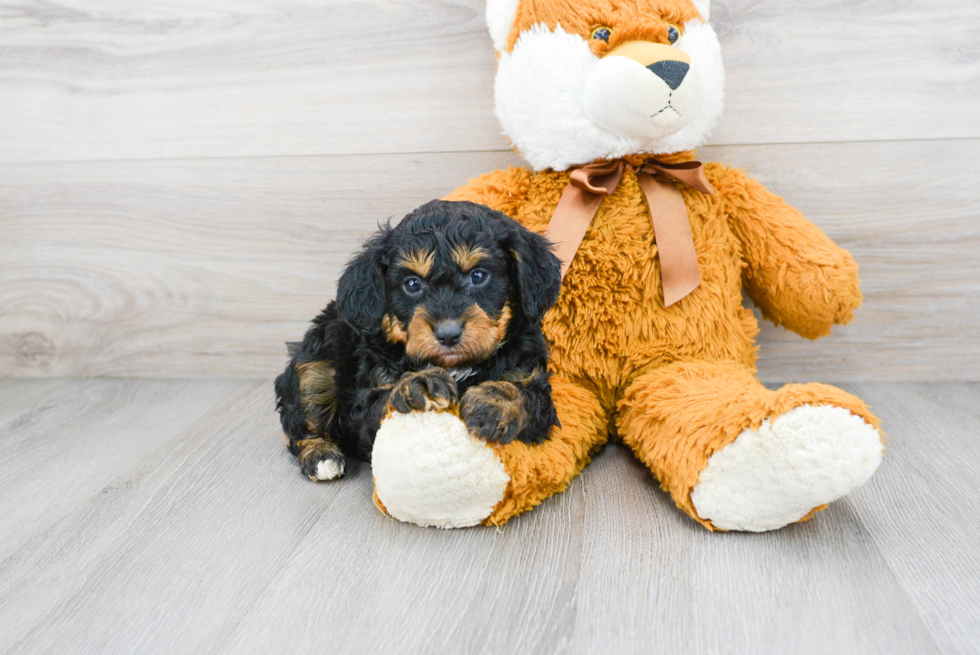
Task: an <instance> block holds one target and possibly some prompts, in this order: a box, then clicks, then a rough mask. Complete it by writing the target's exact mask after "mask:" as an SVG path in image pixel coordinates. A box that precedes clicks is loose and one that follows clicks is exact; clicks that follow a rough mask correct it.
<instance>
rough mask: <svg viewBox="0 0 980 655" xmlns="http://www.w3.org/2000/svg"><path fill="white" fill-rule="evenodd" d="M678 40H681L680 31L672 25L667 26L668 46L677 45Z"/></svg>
mask: <svg viewBox="0 0 980 655" xmlns="http://www.w3.org/2000/svg"><path fill="white" fill-rule="evenodd" d="M680 38H681V31H680V30H679V29H677V28H676V27H674V26H673V25H668V26H667V41H669V42H670V45H674V44H675V43H677V40H678V39H680Z"/></svg>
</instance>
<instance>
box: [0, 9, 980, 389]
mask: <svg viewBox="0 0 980 655" xmlns="http://www.w3.org/2000/svg"><path fill="white" fill-rule="evenodd" d="M713 13H714V23H715V26H716V29H717V30H718V32H719V35H720V37H721V40H722V47H723V52H724V55H725V58H726V65H727V72H728V86H727V109H726V114H725V116H724V118H723V119H722V122H721V124H720V126H719V128H718V130H717V131H716V134H715V136H714V138H713V139H712V141H711V146H709V147H707V148H705V149H704V150H703V151H702V158H704V159H715V160H720V161H725V162H729V163H732V164H736V165H741V166H745V167H746V168H747V169H748V170H750V171H751V172H752V173H753V174H754V175H756V176H757V177H759V178H760V179H762V180H763V181H765V182H766V183H767V184H769V185H770V186H771V187H772V188H773V189H775V190H776V191H777V192H778V193H780V194H781V195H783V196H785V197H786V198H787V199H788V200H790V201H791V202H792V203H794V204H795V205H797V206H798V207H800V208H801V209H802V210H803V211H804V212H805V213H806V214H807V215H808V216H809V217H810V218H811V219H812V220H813V221H814V222H816V223H817V224H819V225H820V226H821V227H823V228H824V229H825V230H826V231H827V232H828V233H829V234H831V235H832V236H833V237H834V238H835V239H837V240H838V241H839V242H840V243H841V244H843V245H844V246H846V247H848V248H850V249H851V250H852V252H853V253H854V255H855V257H856V258H857V260H858V262H859V264H860V265H861V271H862V279H863V282H864V290H865V295H866V303H865V306H864V308H862V310H860V311H859V313H858V320H857V322H856V323H855V324H853V325H850V326H847V327H844V328H842V329H838V330H837V332H836V334H835V335H834V336H832V337H829V338H827V339H824V340H822V341H819V342H817V343H811V342H806V341H803V340H802V339H800V338H798V337H796V336H795V335H793V334H791V333H786V332H784V331H782V330H779V329H774V328H771V326H767V328H766V329H764V331H763V333H762V335H761V341H762V348H761V354H762V361H761V373H762V376H763V377H764V378H765V379H768V380H786V379H823V380H869V379H893V380H896V379H917V380H938V379H972V380H976V379H980V330H978V326H980V257H978V256H977V253H978V252H980V222H978V218H980V156H978V155H977V154H976V152H977V148H978V147H980V4H978V3H977V2H976V0H946V1H945V2H944V3H942V6H941V7H940V6H938V5H937V4H936V3H934V2H930V1H928V0H902V1H899V0H869V1H866V2H861V3H854V2H843V1H842V0H809V1H807V2H802V1H796V2H788V1H784V2H774V1H770V2H759V1H758V0H728V1H716V2H715V3H714V10H713ZM482 14H483V2H482V1H480V0H399V1H395V0H364V1H359V0H326V1H317V0H278V1H277V2H265V1H259V0H209V1H208V2H203V0H147V1H145V2H140V3H131V2H128V1H127V0H47V1H41V0H6V1H0V376H12V377H18V376H148V377H180V376H190V377H237V376H269V375H272V374H274V373H275V372H277V370H278V369H280V368H281V366H282V364H283V362H284V356H285V349H284V347H283V341H285V340H287V339H296V338H298V337H299V336H300V335H301V334H302V332H303V330H304V326H305V323H306V321H307V320H309V318H311V317H312V316H313V314H314V313H315V312H316V311H317V310H318V309H319V308H320V307H322V305H323V304H325V302H326V300H328V299H329V298H330V297H331V296H332V294H333V292H334V283H335V280H336V278H337V276H338V274H339V271H340V268H341V267H342V265H343V263H344V261H345V260H346V258H347V256H348V255H349V253H350V252H351V251H352V250H353V249H354V248H355V247H356V246H357V244H358V242H359V241H360V239H361V238H363V237H364V236H365V235H366V234H367V233H368V232H369V231H370V230H371V229H372V228H373V226H374V225H375V224H376V223H377V222H378V221H379V220H383V219H385V218H387V217H392V216H394V217H399V216H401V215H403V214H404V213H405V212H406V211H407V210H409V209H411V208H412V207H414V206H415V205H417V204H419V203H421V202H423V201H425V200H427V199H429V198H432V197H436V196H439V195H442V194H444V193H446V192H447V191H449V190H451V189H452V188H454V187H455V186H457V185H459V184H461V183H463V182H465V181H466V180H467V179H468V178H469V177H471V176H473V175H476V174H479V173H481V172H485V171H488V170H491V169H494V168H498V167H501V166H506V165H510V164H519V163H520V159H519V157H517V156H516V155H514V154H513V153H511V152H510V151H509V148H508V144H507V142H506V140H505V139H504V138H503V137H502V136H501V135H500V130H499V127H498V125H497V123H496V121H495V119H494V117H493V99H492V83H493V68H494V57H493V52H492V49H491V47H490V41H489V37H488V36H487V35H486V31H485V28H484V25H483V17H482Z"/></svg>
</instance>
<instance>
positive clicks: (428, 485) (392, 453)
mask: <svg viewBox="0 0 980 655" xmlns="http://www.w3.org/2000/svg"><path fill="white" fill-rule="evenodd" d="M371 468H372V470H373V473H374V483H375V492H376V494H377V497H378V500H379V501H380V502H381V503H382V504H383V506H384V508H385V509H386V510H387V513H388V514H390V515H391V516H393V517H395V518H396V519H398V520H400V521H405V522H408V523H415V524H417V525H422V526H435V527H440V528H462V527H468V526H471V525H477V524H479V523H480V522H481V521H483V520H484V519H485V518H487V517H488V516H490V513H491V512H492V511H493V508H494V507H495V506H496V505H497V503H499V502H500V501H501V499H502V498H503V497H504V491H505V490H506V489H507V485H508V483H509V482H510V476H508V475H507V472H506V471H505V470H504V465H503V464H502V463H501V462H500V459H499V458H498V457H497V455H496V453H495V452H494V451H493V449H492V448H490V447H488V446H487V444H486V443H485V442H483V441H482V440H480V439H478V438H476V437H474V436H473V435H471V434H470V433H469V431H468V430H467V429H466V425H465V424H464V423H463V422H462V421H460V420H459V418H457V417H456V416H454V415H453V414H451V413H449V412H415V413H411V414H406V413H395V414H392V415H391V416H390V417H389V418H387V419H385V420H384V421H383V422H382V423H381V427H380V428H379V429H378V434H377V437H376V438H375V441H374V450H373V451H372V453H371Z"/></svg>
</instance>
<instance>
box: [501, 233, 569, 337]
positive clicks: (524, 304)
mask: <svg viewBox="0 0 980 655" xmlns="http://www.w3.org/2000/svg"><path fill="white" fill-rule="evenodd" d="M500 220H501V221H504V222H505V223H506V226H507V227H506V229H507V238H506V241H507V248H508V249H509V250H510V255H511V257H512V258H513V259H514V271H515V275H514V278H515V282H516V284H517V292H518V295H519V296H520V308H521V311H522V313H523V314H524V317H525V318H526V319H527V320H528V322H530V323H538V322H539V321H541V319H542V318H544V313H545V312H546V311H548V310H549V309H550V308H551V306H552V305H554V304H555V301H556V300H558V292H559V291H561V262H560V261H559V260H558V257H556V256H555V254H554V253H553V252H551V242H550V241H548V240H547V239H546V238H544V237H543V236H541V235H540V234H535V233H534V232H531V231H530V230H528V229H527V228H525V227H524V226H523V225H521V224H520V223H518V222H517V221H515V220H513V219H511V218H509V217H507V216H505V215H503V214H501V215H500Z"/></svg>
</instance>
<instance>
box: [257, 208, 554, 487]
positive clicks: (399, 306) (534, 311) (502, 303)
mask: <svg viewBox="0 0 980 655" xmlns="http://www.w3.org/2000/svg"><path fill="white" fill-rule="evenodd" d="M423 273H424V275H423ZM560 285H561V277H560V264H559V261H558V259H557V258H556V257H555V256H554V255H553V254H552V252H551V249H550V244H549V242H548V241H547V240H546V239H545V238H544V237H542V236H539V235H537V234H534V233H532V232H530V231H528V230H527V229H525V228H524V227H522V226H521V225H520V224H518V223H517V222H515V221H513V220H511V219H510V218H508V217H507V216H505V215H504V214H502V213H500V212H497V211H494V210H491V209H489V208H488V207H484V206H482V205H477V204H474V203H469V202H446V201H432V202H430V203H428V204H426V205H423V206H422V207H420V208H419V209H417V210H415V211H414V212H412V213H411V214H409V215H408V216H406V217H405V219H404V220H403V221H401V223H399V224H398V226H397V227H394V228H392V227H391V226H390V225H386V226H383V227H382V228H381V229H380V230H379V231H378V233H377V234H375V235H374V236H373V237H372V238H371V239H369V240H368V241H367V243H366V244H365V246H364V248H363V250H362V251H361V252H360V253H359V254H358V255H357V256H355V257H354V258H353V259H352V260H351V262H350V263H349V265H348V266H347V269H346V270H345V271H344V273H343V275H342V276H341V278H340V282H339V284H338V288H337V300H336V301H335V302H331V303H330V304H329V305H328V306H327V307H326V309H324V310H323V312H322V313H321V314H320V315H319V316H317V317H316V318H315V319H314V320H313V324H312V327H310V329H309V331H308V332H307V333H306V336H305V337H304V339H303V341H302V342H301V343H299V344H290V355H291V361H290V362H289V364H288V365H287V366H286V370H285V372H283V374H282V375H280V376H279V377H278V378H277V379H276V382H275V388H276V396H277V399H278V403H277V409H278V411H279V413H280V418H281V422H282V428H283V431H284V432H285V433H286V436H287V437H288V438H289V448H290V451H291V452H292V453H293V454H294V455H297V456H298V457H300V460H301V464H302V465H303V469H304V471H307V472H309V471H313V470H314V469H315V465H316V460H317V459H318V458H320V457H321V455H320V454H319V453H322V452H325V450H328V449H329V448H327V446H329V445H331V444H336V446H339V449H340V450H341V451H342V452H343V454H345V455H347V456H349V457H354V458H356V459H361V460H365V461H370V457H371V449H372V446H373V444H374V437H375V433H376V432H377V430H378V427H379V425H380V422H381V420H382V418H383V417H384V416H385V415H386V414H387V413H388V412H390V411H410V410H412V409H420V408H425V407H427V406H436V407H439V408H442V407H445V406H453V405H456V404H457V403H459V407H460V411H461V418H462V419H463V420H464V421H465V422H466V423H467V425H468V426H469V427H470V430H471V432H472V433H473V434H475V435H477V436H480V437H482V438H484V439H487V440H492V441H499V442H501V443H507V442H509V441H512V440H514V439H519V440H520V441H523V442H525V443H538V442H541V441H543V440H545V439H546V438H547V437H548V434H549V432H550V429H551V428H552V426H555V425H557V424H558V417H557V415H556V414H555V408H554V405H553V404H552V401H551V385H550V384H549V382H548V377H549V374H548V373H547V358H548V350H547V345H546V344H545V340H544V336H543V335H542V332H541V319H542V317H543V316H544V313H545V312H546V311H547V310H548V309H549V308H550V307H551V305H552V304H553V303H554V302H555V300H556V299H557V296H558V291H559V288H560ZM473 317H477V319H476V320H473V321H471V320H470V319H472V318H473ZM413 320H414V322H413ZM445 326H450V328H452V326H456V327H455V328H454V329H455V330H459V328H460V327H462V336H461V337H460V339H461V341H460V345H453V343H451V342H452V339H453V338H454V335H452V334H450V336H449V337H448V339H447V340H446V341H445V343H449V344H450V345H449V346H445V347H444V341H443V340H441V339H445V330H447V329H449V331H450V332H452V331H453V330H452V329H450V328H446V327H445ZM470 326H473V327H470ZM488 326H489V327H488ZM439 329H442V330H443V332H439V331H438V330H439ZM467 330H470V331H471V334H470V335H469V336H470V337H473V339H472V340H474V343H477V344H478V346H479V348H482V349H483V350H487V352H485V353H484V352H483V351H482V350H481V351H479V352H480V353H482V354H481V356H480V358H479V359H476V360H474V361H470V359H472V358H473V357H475V356H476V355H474V353H476V352H477V349H476V348H477V347H476V346H474V347H473V349H471V350H466V344H467V343H468V342H467V341H466V339H467V338H468V337H467ZM440 334H442V337H439V335H440ZM474 334H476V335H478V337H479V338H477V337H474V336H473V335H474ZM419 335H421V336H419ZM433 335H436V336H433ZM418 343H425V344H428V350H425V349H424V348H423V349H421V350H420V348H419V346H418ZM409 344H411V345H409ZM420 353H421V354H420ZM447 362H449V363H447ZM447 369H448V370H447ZM453 373H455V379H454V377H453V375H452V374H453ZM484 383H489V384H487V385H484ZM491 387H492V388H491ZM427 403H431V405H427ZM324 442H326V444H325V443H324ZM308 460H309V461H308ZM341 463H342V462H341ZM310 476H311V477H313V475H312V473H310Z"/></svg>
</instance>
